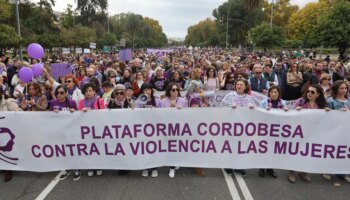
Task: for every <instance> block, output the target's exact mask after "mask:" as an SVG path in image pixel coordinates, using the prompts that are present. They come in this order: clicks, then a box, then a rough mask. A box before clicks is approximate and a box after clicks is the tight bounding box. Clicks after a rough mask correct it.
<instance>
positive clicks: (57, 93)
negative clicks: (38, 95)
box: [56, 91, 65, 95]
mask: <svg viewBox="0 0 350 200" xmlns="http://www.w3.org/2000/svg"><path fill="white" fill-rule="evenodd" d="M59 94H60V95H64V94H65V92H64V91H58V92H56V95H59Z"/></svg>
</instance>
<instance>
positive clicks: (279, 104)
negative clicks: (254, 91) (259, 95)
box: [267, 98, 283, 109]
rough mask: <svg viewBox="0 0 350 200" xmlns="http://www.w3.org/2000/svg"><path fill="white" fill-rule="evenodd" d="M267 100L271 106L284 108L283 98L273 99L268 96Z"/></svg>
mask: <svg viewBox="0 0 350 200" xmlns="http://www.w3.org/2000/svg"><path fill="white" fill-rule="evenodd" d="M267 102H268V106H269V107H270V108H279V109H283V104H282V100H281V99H277V100H272V99H271V98H268V100H267Z"/></svg>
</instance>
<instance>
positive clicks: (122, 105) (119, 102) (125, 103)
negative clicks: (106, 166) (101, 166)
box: [107, 84, 135, 176]
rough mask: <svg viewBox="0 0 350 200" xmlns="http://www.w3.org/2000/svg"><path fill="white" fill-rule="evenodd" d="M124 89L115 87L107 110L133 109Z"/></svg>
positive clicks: (123, 172)
mask: <svg viewBox="0 0 350 200" xmlns="http://www.w3.org/2000/svg"><path fill="white" fill-rule="evenodd" d="M125 91H126V87H125V86H124V85H122V84H118V85H116V86H115V88H114V90H113V93H112V95H111V100H110V101H109V103H108V105H107V108H108V109H128V108H134V105H135V104H134V102H133V100H132V99H131V100H132V102H130V101H129V100H128V99H127V98H126V94H125ZM129 172H130V171H129V170H119V171H118V174H119V175H123V176H125V175H128V174H129Z"/></svg>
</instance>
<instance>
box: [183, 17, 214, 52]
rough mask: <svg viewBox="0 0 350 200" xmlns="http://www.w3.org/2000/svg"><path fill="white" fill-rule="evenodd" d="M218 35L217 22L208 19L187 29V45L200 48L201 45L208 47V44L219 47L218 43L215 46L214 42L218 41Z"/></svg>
mask: <svg viewBox="0 0 350 200" xmlns="http://www.w3.org/2000/svg"><path fill="white" fill-rule="evenodd" d="M217 34H218V28H217V24H216V22H215V21H213V20H212V19H210V18H207V19H205V20H203V21H200V22H199V23H198V24H196V25H194V26H190V27H189V28H188V29H187V36H186V38H185V44H186V45H192V46H199V45H200V44H201V46H204V45H205V46H206V45H207V44H209V45H217V43H216V44H213V42H215V41H217V39H215V38H217V37H216V35H217Z"/></svg>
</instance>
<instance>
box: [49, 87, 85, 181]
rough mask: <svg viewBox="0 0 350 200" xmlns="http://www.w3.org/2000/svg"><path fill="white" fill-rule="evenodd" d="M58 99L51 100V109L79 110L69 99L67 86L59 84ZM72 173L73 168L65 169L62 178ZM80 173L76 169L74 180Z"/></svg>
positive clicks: (78, 177) (55, 110) (56, 110)
mask: <svg viewBox="0 0 350 200" xmlns="http://www.w3.org/2000/svg"><path fill="white" fill-rule="evenodd" d="M55 96H56V99H55V100H53V101H52V102H51V105H50V111H54V112H56V113H58V112H60V111H69V112H74V111H76V110H78V108H77V104H76V103H75V101H73V100H71V99H68V98H67V96H68V89H67V87H66V86H63V85H59V86H58V87H57V88H56V90H55ZM71 173H72V171H71V170H65V171H64V172H63V174H62V175H61V176H60V180H64V179H66V178H67V177H68V176H69V175H70V174H71ZM79 179H80V173H79V171H76V172H75V173H74V176H73V180H75V181H76V180H79Z"/></svg>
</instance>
